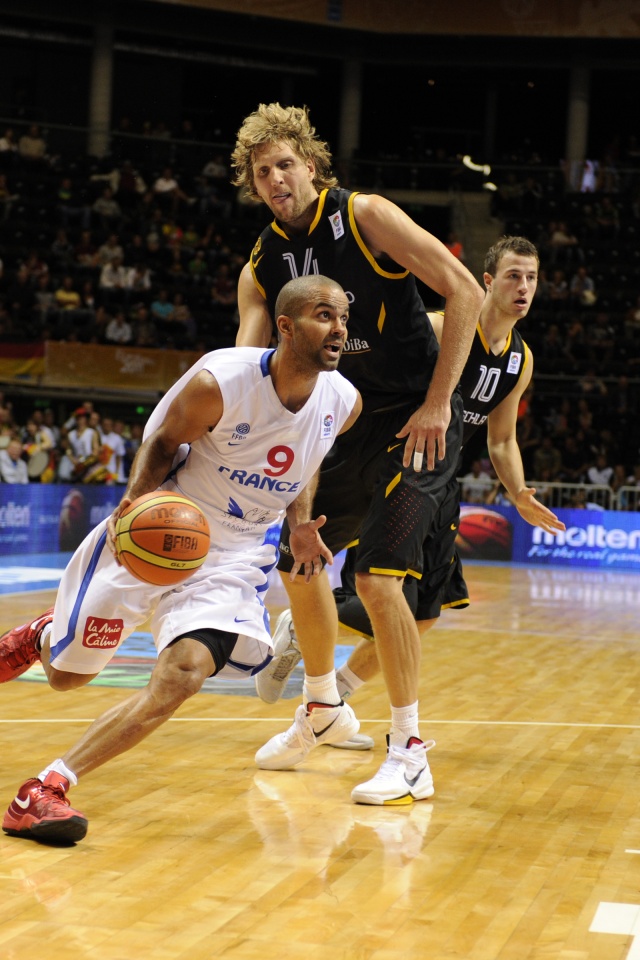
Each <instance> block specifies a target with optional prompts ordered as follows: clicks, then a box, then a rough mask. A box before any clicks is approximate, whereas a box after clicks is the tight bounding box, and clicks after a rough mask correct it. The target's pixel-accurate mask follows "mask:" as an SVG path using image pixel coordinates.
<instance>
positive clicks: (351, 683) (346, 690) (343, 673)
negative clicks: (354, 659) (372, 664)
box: [336, 663, 365, 700]
mask: <svg viewBox="0 0 640 960" xmlns="http://www.w3.org/2000/svg"><path fill="white" fill-rule="evenodd" d="M336 682H337V684H338V693H339V694H340V696H341V698H342V699H343V700H347V699H348V698H349V697H350V696H351V694H352V693H355V692H356V690H357V689H358V687H361V686H362V684H363V683H364V682H365V681H364V680H361V679H360V677H358V676H356V674H355V673H354V672H353V670H350V669H349V667H348V666H347V664H346V663H345V664H344V666H342V667H340V669H339V670H336Z"/></svg>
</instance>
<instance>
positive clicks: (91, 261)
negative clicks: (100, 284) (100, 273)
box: [74, 230, 98, 270]
mask: <svg viewBox="0 0 640 960" xmlns="http://www.w3.org/2000/svg"><path fill="white" fill-rule="evenodd" d="M74 259H75V262H76V264H77V266H78V267H80V268H81V269H84V270H93V269H95V268H96V267H97V266H98V248H97V247H96V245H95V242H94V239H93V234H92V233H91V231H90V230H83V231H82V233H81V234H80V240H79V242H78V243H77V244H76V248H75V252H74Z"/></svg>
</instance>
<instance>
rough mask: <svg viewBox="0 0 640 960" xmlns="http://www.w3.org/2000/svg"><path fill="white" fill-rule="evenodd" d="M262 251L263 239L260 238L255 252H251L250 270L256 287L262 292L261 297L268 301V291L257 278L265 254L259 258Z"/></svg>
mask: <svg viewBox="0 0 640 960" xmlns="http://www.w3.org/2000/svg"><path fill="white" fill-rule="evenodd" d="M261 249H262V237H258V239H257V240H256V242H255V246H254V248H253V250H252V251H251V256H250V257H249V266H250V268H251V276H252V277H253V282H254V283H255V285H256V287H257V288H258V290H259V291H260V294H261V296H262V297H263V299H264V300H266V299H267V291H266V290H265V288H264V287H263V286H262V284H261V283H260V281H259V280H258V278H257V276H256V267H257V266H258V264H259V263H260V261H261V260H262V257H264V253H263V254H262V256H260V257H259V256H258V254H259V253H260V250H261Z"/></svg>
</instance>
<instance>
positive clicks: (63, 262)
mask: <svg viewBox="0 0 640 960" xmlns="http://www.w3.org/2000/svg"><path fill="white" fill-rule="evenodd" d="M49 250H50V253H51V262H52V267H53V269H55V270H61V271H63V272H66V271H68V270H70V269H71V267H72V265H73V261H74V247H73V244H72V243H71V242H70V241H69V234H68V233H67V231H66V230H65V229H64V228H62V227H61V228H60V229H59V230H58V231H57V232H56V235H55V237H54V240H53V242H52V244H51V247H50V248H49Z"/></svg>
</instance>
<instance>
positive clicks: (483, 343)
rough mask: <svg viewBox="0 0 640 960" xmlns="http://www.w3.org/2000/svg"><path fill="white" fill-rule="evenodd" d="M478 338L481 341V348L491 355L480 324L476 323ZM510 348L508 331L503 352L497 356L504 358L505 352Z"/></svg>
mask: <svg viewBox="0 0 640 960" xmlns="http://www.w3.org/2000/svg"><path fill="white" fill-rule="evenodd" d="M478 336H479V337H480V340H481V341H482V346H483V347H484V348H485V350H486V351H487V353H491V348H490V347H489V344H488V343H487V341H486V338H485V335H484V332H483V330H482V327H481V326H480V323H478ZM510 346H511V330H509V334H508V336H507V341H506V343H505V345H504V350H503V351H502V352H501V353H500V354H499V356H501V357H504V355H505V353H506V352H507V350H508V349H509V347H510Z"/></svg>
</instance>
